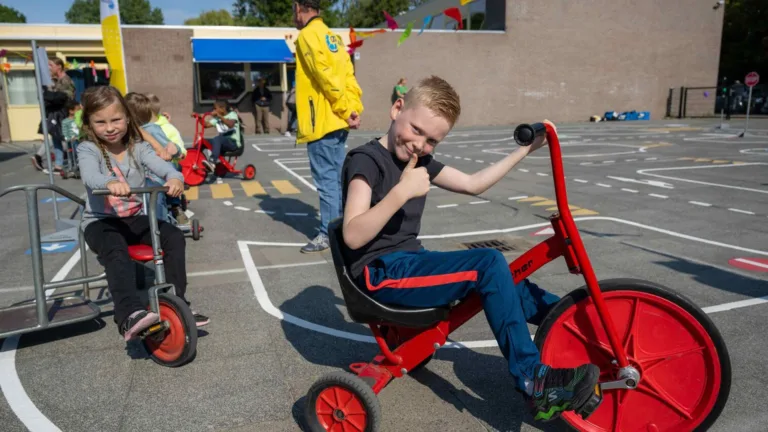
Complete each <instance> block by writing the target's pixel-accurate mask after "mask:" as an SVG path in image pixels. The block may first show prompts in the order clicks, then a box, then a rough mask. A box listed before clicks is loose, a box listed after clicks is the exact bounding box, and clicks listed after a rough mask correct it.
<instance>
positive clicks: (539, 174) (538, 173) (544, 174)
mask: <svg viewBox="0 0 768 432" xmlns="http://www.w3.org/2000/svg"><path fill="white" fill-rule="evenodd" d="M536 175H537V176H542V177H546V176H548V175H549V174H547V173H540V172H537V173H536Z"/></svg>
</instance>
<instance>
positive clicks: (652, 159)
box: [645, 158, 658, 161]
mask: <svg viewBox="0 0 768 432" xmlns="http://www.w3.org/2000/svg"><path fill="white" fill-rule="evenodd" d="M656 159H658V158H645V160H647V161H655V160H656Z"/></svg>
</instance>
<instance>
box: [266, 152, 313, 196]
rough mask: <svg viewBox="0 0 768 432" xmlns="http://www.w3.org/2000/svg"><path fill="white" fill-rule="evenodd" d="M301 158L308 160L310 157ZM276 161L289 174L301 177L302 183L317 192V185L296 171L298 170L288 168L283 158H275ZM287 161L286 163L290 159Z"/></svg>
mask: <svg viewBox="0 0 768 432" xmlns="http://www.w3.org/2000/svg"><path fill="white" fill-rule="evenodd" d="M300 160H301V161H308V160H309V159H307V158H304V159H300ZM274 162H275V163H276V164H277V166H279V167H280V168H282V169H284V170H285V171H287V172H288V174H290V175H292V176H294V177H296V178H297V179H299V181H300V182H302V183H303V184H304V185H305V186H307V187H308V188H310V189H312V190H313V191H315V192H317V187H315V185H313V184H312V183H310V182H308V181H307V179H305V178H304V177H302V176H301V175H299V174H298V173H296V172H295V171H293V170H292V169H290V168H288V167H287V166H285V165H284V164H283V160H281V159H275V160H274ZM285 162H286V163H288V161H285Z"/></svg>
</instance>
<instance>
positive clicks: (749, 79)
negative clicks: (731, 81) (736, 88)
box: [744, 72, 760, 87]
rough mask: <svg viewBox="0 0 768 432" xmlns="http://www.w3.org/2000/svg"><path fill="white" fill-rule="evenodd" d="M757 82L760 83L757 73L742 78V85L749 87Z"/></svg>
mask: <svg viewBox="0 0 768 432" xmlns="http://www.w3.org/2000/svg"><path fill="white" fill-rule="evenodd" d="M759 82H760V75H758V74H757V72H750V73H748V74H747V76H746V77H745V78H744V84H746V85H747V86H749V87H754V86H756V85H757V83H759Z"/></svg>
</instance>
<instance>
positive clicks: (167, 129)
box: [146, 93, 187, 169]
mask: <svg viewBox="0 0 768 432" xmlns="http://www.w3.org/2000/svg"><path fill="white" fill-rule="evenodd" d="M146 96H147V98H148V99H149V103H150V109H151V110H152V116H153V118H154V119H155V120H154V123H155V124H156V125H158V126H160V129H162V130H163V133H164V134H165V136H166V137H168V139H169V140H171V142H173V143H174V144H176V147H177V148H178V149H179V153H178V154H177V155H176V157H175V158H174V159H173V163H174V165H176V168H177V169H181V168H180V166H179V161H180V160H181V159H184V158H185V157H186V156H187V148H186V146H185V145H184V140H183V139H182V138H181V132H179V130H178V129H177V128H176V127H175V126H174V125H172V124H171V116H170V114H168V113H166V112H160V110H161V106H160V98H158V97H157V96H156V95H154V94H152V93H147V95H146Z"/></svg>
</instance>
